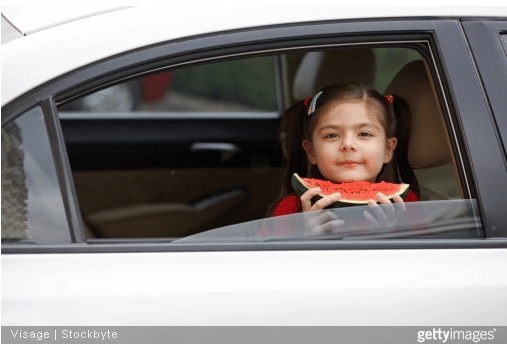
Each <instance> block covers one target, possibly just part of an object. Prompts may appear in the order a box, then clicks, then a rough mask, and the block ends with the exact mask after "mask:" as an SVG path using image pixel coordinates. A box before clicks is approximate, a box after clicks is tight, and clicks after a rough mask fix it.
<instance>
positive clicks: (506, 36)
mask: <svg viewBox="0 0 507 344" xmlns="http://www.w3.org/2000/svg"><path fill="white" fill-rule="evenodd" d="M500 37H502V40H503V45H504V48H505V52H506V54H507V34H505V33H504V34H503V35H501V36H500Z"/></svg>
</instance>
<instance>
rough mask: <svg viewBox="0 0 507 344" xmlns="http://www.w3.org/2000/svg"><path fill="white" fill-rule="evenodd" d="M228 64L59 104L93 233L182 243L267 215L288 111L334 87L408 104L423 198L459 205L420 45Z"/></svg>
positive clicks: (444, 128)
mask: <svg viewBox="0 0 507 344" xmlns="http://www.w3.org/2000/svg"><path fill="white" fill-rule="evenodd" d="M232 62H234V63H235V64H234V65H232V64H231V61H223V62H214V63H213V64H207V65H195V66H191V67H185V68H181V69H179V70H170V71H169V72H170V73H172V74H171V75H170V77H169V76H168V74H166V75H165V76H164V77H159V78H156V77H154V76H156V74H155V75H154V76H153V75H152V76H149V77H144V78H142V79H138V80H134V81H129V85H131V86H129V87H123V91H122V89H121V88H118V86H119V85H117V86H114V87H111V88H109V89H105V90H101V91H99V92H96V93H95V94H89V95H87V96H85V97H83V98H81V99H77V100H72V101H69V102H66V103H64V104H62V105H60V106H59V111H60V119H61V125H62V129H63V133H64V137H65V141H66V146H67V152H68V155H69V159H70V164H71V167H72V171H73V176H74V183H75V188H76V192H77V196H78V201H79V205H80V209H81V214H82V218H83V222H84V224H85V227H86V236H87V238H179V237H184V236H188V235H191V234H195V233H200V232H203V231H206V230H210V229H213V228H218V227H222V226H227V225H231V224H237V223H241V222H246V221H251V220H256V219H260V218H263V217H264V216H265V214H266V210H267V208H268V207H269V206H270V205H271V203H272V202H273V201H274V200H275V199H276V198H277V197H278V195H279V192H280V187H281V184H282V183H281V178H282V172H283V166H282V154H283V153H282V151H283V149H282V148H281V147H280V145H279V144H278V139H277V135H278V127H279V124H280V119H281V116H282V115H283V112H284V110H285V109H286V108H288V107H289V106H290V105H291V104H293V103H294V102H296V101H299V100H301V99H305V98H307V97H310V96H313V95H314V94H315V93H316V92H317V91H318V90H319V89H321V88H322V87H324V86H325V85H328V84H333V83H338V82H361V83H363V84H365V85H368V86H370V87H373V88H375V89H377V90H378V91H379V92H381V93H384V94H397V95H400V96H403V97H405V98H406V99H407V101H408V102H409V104H410V106H411V109H412V112H413V125H412V131H411V137H412V138H411V141H410V145H409V160H410V163H411V165H412V167H413V168H414V171H415V173H416V176H417V178H418V180H419V183H420V187H421V200H422V201H424V200H445V199H460V198H463V193H462V191H461V190H460V183H459V177H458V175H457V172H456V171H457V170H456V163H455V161H454V156H453V154H451V151H452V150H451V148H450V147H451V145H450V142H451V140H450V139H449V130H448V129H447V126H446V122H445V120H444V118H445V117H444V113H445V111H444V110H442V109H441V106H440V105H439V104H440V102H439V100H438V96H437V95H438V87H437V86H436V83H435V81H434V80H433V77H431V75H432V74H431V73H430V68H429V66H428V64H427V63H426V61H425V59H424V58H422V56H421V55H420V54H419V53H418V52H417V51H416V50H413V49H409V48H396V47H387V48H346V49H334V50H321V51H301V52H294V53H289V54H282V55H276V56H268V57H261V58H258V57H250V58H244V59H242V60H239V61H232ZM221 68H222V69H221ZM224 70H226V71H228V72H224ZM169 72H167V71H164V73H169ZM229 72H230V73H229ZM162 74H163V73H160V74H159V75H162ZM266 75H269V77H266ZM161 80H162V81H161ZM164 80H165V81H164ZM168 80H169V81H168ZM120 85H121V84H120ZM125 85H126V84H124V86H125ZM132 85H134V86H132ZM135 85H137V86H135ZM125 90H127V91H125ZM154 90H155V91H154ZM115 92H116V93H115ZM121 92H124V93H123V95H121V97H127V99H130V101H129V104H131V105H129V106H127V107H125V106H121V107H119V106H117V107H116V108H115V107H110V106H109V107H108V105H107V104H111V103H114V101H117V102H118V103H119V104H125V103H124V102H122V101H121V99H122V98H120V96H119V95H118V94H120V93H121ZM125 92H126V93H125ZM125 94H126V95H125ZM108 97H109V100H108ZM115 97H116V100H114V98H115ZM129 97H130V98H129ZM111 99H113V100H111ZM118 99H120V101H118ZM132 99H136V100H135V101H132ZM108 101H109V103H107V102H108ZM101 102H102V104H101ZM104 104H105V105H104ZM283 134H284V133H281V135H283Z"/></svg>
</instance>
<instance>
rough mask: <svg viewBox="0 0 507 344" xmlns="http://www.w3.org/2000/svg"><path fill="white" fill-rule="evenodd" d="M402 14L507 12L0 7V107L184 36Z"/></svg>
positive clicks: (485, 11) (503, 11)
mask: <svg viewBox="0 0 507 344" xmlns="http://www.w3.org/2000/svg"><path fill="white" fill-rule="evenodd" d="M402 16H403V17H424V16H430V17H460V16H507V7H481V6H478V7H444V6H442V7H389V6H382V7H372V6H364V7H363V6H357V7H354V6H351V7H339V6H305V7H301V6H278V7H277V6H274V7H273V6H269V7H268V6H227V7H225V6H219V7H214V6H209V5H208V6H183V7H152V6H150V7H122V8H114V7H112V8H107V7H95V8H90V7H87V8H79V7H78V8H74V9H72V8H59V9H56V8H54V7H52V8H43V7H38V8H37V11H35V12H34V10H33V8H19V7H18V8H12V7H2V17H5V19H6V21H7V22H8V23H9V24H10V26H11V28H12V30H15V31H18V33H19V35H18V36H17V37H19V38H14V39H12V40H10V41H8V42H6V43H4V40H3V39H2V86H3V87H2V107H3V106H5V105H6V104H8V103H9V102H10V101H12V100H14V99H16V98H17V97H19V96H20V95H22V94H24V93H26V92H27V91H29V90H31V89H33V88H35V87H37V86H39V85H41V84H43V83H45V82H48V81H50V80H52V79H53V78H55V77H58V76H61V75H63V74H65V73H68V72H70V71H73V70H75V69H77V68H80V67H82V66H85V65H88V64H90V63H93V62H96V61H99V60H102V59H104V58H107V57H110V56H114V55H117V54H121V53H123V52H126V51H130V50H133V49H137V48H140V47H145V46H149V45H153V44H158V43H163V42H168V41H171V40H175V39H179V38H183V37H189V36H196V35H202V34H206V33H213V32H221V31H228V30H236V29H244V28H249V27H258V26H268V25H276V24H290V23H300V22H312V21H327V20H346V19H359V18H380V17H402ZM38 17H40V18H38ZM37 18H38V19H37ZM2 31H4V18H2Z"/></svg>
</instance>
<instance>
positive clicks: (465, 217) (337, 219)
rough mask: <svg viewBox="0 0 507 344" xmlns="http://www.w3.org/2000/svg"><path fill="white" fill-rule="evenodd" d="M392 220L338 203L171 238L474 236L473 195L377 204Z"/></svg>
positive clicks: (203, 240)
mask: <svg viewBox="0 0 507 344" xmlns="http://www.w3.org/2000/svg"><path fill="white" fill-rule="evenodd" d="M379 207H380V208H381V209H383V210H384V211H386V212H387V211H388V209H389V208H392V209H391V210H392V211H394V212H395V213H396V215H397V216H396V221H395V222H392V223H384V224H382V223H381V222H376V221H373V220H372V221H369V220H366V217H365V216H364V212H368V213H370V214H373V215H374V211H373V210H372V208H371V207H369V206H356V207H343V208H335V209H329V210H321V211H315V212H309V213H297V214H291V215H286V216H280V217H273V218H268V219H263V220H258V221H252V222H248V223H242V224H238V225H233V226H228V227H223V228H218V229H214V230H211V231H207V232H204V233H200V234H195V235H192V236H189V237H186V238H183V239H180V240H176V241H174V243H178V244H179V243H206V242H208V243H209V242H252V241H253V242H276V241H301V240H378V239H395V238H398V239H400V238H411V239H412V238H422V239H424V238H426V239H428V238H478V237H480V236H481V233H480V221H478V210H477V203H476V201H475V200H452V201H428V202H414V203H407V204H392V205H380V206H379Z"/></svg>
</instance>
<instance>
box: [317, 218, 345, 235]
mask: <svg viewBox="0 0 507 344" xmlns="http://www.w3.org/2000/svg"><path fill="white" fill-rule="evenodd" d="M344 223H345V221H343V220H340V219H338V220H333V221H329V222H326V223H325V224H323V225H322V226H321V228H322V230H323V232H324V233H331V232H333V233H334V231H335V230H336V229H338V228H339V227H341V226H343V224H344Z"/></svg>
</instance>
